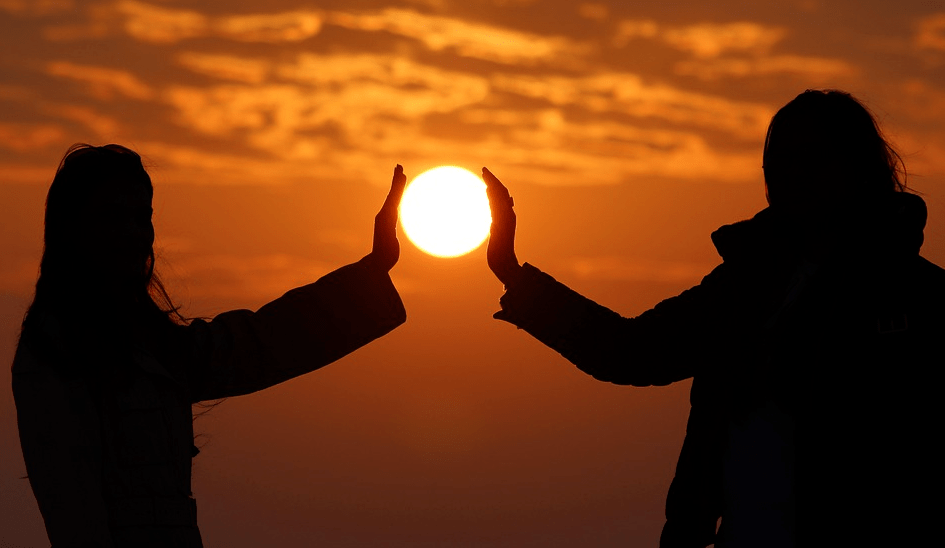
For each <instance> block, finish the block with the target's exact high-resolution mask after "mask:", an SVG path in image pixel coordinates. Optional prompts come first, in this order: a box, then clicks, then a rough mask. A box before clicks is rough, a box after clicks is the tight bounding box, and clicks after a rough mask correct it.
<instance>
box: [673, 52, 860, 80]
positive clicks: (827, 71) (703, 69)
mask: <svg viewBox="0 0 945 548" xmlns="http://www.w3.org/2000/svg"><path fill="white" fill-rule="evenodd" d="M673 71H674V72H675V73H676V74H678V75H681V76H695V77H697V78H700V79H702V80H717V79H719V78H721V77H739V78H746V77H754V76H767V75H772V74H795V75H798V76H801V77H803V78H805V79H807V80H813V81H820V82H823V81H827V80H829V79H832V78H837V77H844V76H851V75H854V74H856V73H857V69H856V68H855V67H854V66H853V65H851V64H849V63H847V62H846V61H841V60H839V59H828V58H825V57H804V56H801V55H774V56H770V57H756V58H750V59H731V58H729V59H700V60H698V61H696V60H690V61H681V62H679V63H676V64H675V65H674V67H673Z"/></svg>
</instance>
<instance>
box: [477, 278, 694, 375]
mask: <svg viewBox="0 0 945 548" xmlns="http://www.w3.org/2000/svg"><path fill="white" fill-rule="evenodd" d="M500 304H501V305H502V310H501V311H500V312H498V313H496V314H495V318H496V319H500V320H503V321H507V322H509V323H512V324H513V325H516V326H517V327H519V328H520V329H523V330H525V331H526V332H528V333H529V334H531V335H532V336H533V337H535V338H536V339H538V340H539V341H541V342H542V343H544V344H545V345H547V346H548V347H550V348H552V349H554V350H556V351H557V352H559V353H560V354H561V355H562V356H564V357H565V358H566V359H568V361H570V362H571V363H573V364H575V365H576V366H578V368H579V369H581V370H582V371H584V372H585V373H588V374H589V375H592V376H593V377H594V378H596V379H599V380H602V381H606V382H612V383H615V384H630V385H634V386H649V385H664V384H669V383H671V382H675V381H678V380H682V379H685V378H688V377H690V376H692V366H691V363H690V362H687V361H686V360H683V359H680V358H681V357H682V356H680V352H678V349H674V348H672V346H673V345H676V346H678V345H679V341H678V340H676V338H675V337H676V336H678V333H676V332H674V330H673V329H672V325H673V322H674V321H676V319H674V318H668V317H666V315H665V314H663V313H662V310H660V307H657V308H656V309H654V310H652V311H648V312H647V313H645V314H644V315H641V316H640V317H638V318H624V317H622V316H620V314H617V313H616V312H614V311H612V310H610V309H608V308H606V307H603V306H601V305H599V304H597V303H595V302H593V301H591V300H590V299H587V298H586V297H583V296H581V295H580V294H578V293H576V292H575V291H573V290H571V289H569V288H568V287H566V286H565V285H563V284H561V283H559V282H557V281H556V280H555V279H554V278H552V277H551V276H549V275H547V274H545V273H543V272H541V271H540V270H538V269H537V268H535V267H533V266H531V265H529V264H527V263H526V264H525V265H523V266H522V268H521V272H520V275H519V276H518V278H517V279H516V281H515V283H513V284H510V285H509V287H508V288H507V291H506V293H505V295H503V296H502V299H501V300H500Z"/></svg>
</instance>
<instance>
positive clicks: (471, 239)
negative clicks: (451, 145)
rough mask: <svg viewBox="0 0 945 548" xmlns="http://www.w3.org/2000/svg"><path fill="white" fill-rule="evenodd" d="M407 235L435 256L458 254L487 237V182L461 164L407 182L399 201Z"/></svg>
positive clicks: (435, 170)
mask: <svg viewBox="0 0 945 548" xmlns="http://www.w3.org/2000/svg"><path fill="white" fill-rule="evenodd" d="M400 224H401V226H403V227H404V232H405V233H406V234H407V238H409V239H410V241H411V242H413V244H414V245H415V246H417V247H418V248H420V250H421V251H423V252H425V253H429V254H430V255H433V256H435V257H458V256H460V255H465V254H466V253H469V252H470V251H472V250H474V249H476V248H477V247H479V246H480V245H482V242H484V241H486V238H488V237H489V226H490V225H491V224H492V213H491V211H490V210H489V199H488V198H487V197H486V184H485V183H483V182H482V179H480V178H479V177H478V176H476V175H475V174H473V173H472V172H470V171H468V170H465V169H463V168H461V167H455V166H440V167H435V168H433V169H431V170H428V171H424V172H423V173H421V174H420V175H417V177H416V178H415V179H414V180H413V181H411V182H410V184H408V185H407V189H406V190H404V196H403V198H402V199H401V201H400Z"/></svg>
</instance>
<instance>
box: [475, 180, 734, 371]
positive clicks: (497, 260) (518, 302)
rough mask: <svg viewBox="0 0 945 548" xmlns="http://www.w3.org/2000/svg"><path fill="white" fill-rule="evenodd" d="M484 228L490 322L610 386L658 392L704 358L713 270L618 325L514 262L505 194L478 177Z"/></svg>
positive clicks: (610, 315) (607, 313)
mask: <svg viewBox="0 0 945 548" xmlns="http://www.w3.org/2000/svg"><path fill="white" fill-rule="evenodd" d="M482 177H483V180H484V181H485V182H486V188H487V192H488V194H489V203H490V207H491V208H492V228H491V233H490V239H489V249H488V253H487V258H488V262H489V267H490V269H491V270H492V271H493V273H494V274H495V275H496V277H497V278H498V279H499V280H500V281H501V282H502V283H503V284H505V288H506V293H505V295H503V297H502V299H501V300H500V304H501V305H502V310H501V311H499V312H498V313H496V315H495V317H496V319H500V320H504V321H507V322H509V323H512V324H514V325H516V326H517V327H519V328H521V329H524V330H525V331H527V332H528V333H529V334H531V335H532V336H534V337H535V338H537V339H538V340H540V341H541V342H542V343H544V344H545V345H547V346H549V347H551V348H553V349H554V350H556V351H558V352H559V353H560V354H561V355H562V356H564V357H565V358H567V359H568V360H569V361H571V362H572V363H574V364H575V365H577V366H578V368H579V369H581V370H582V371H584V372H586V373H588V374H589V375H592V376H594V377H595V378H597V379H599V380H602V381H607V382H612V383H616V384H632V385H636V386H647V385H663V384H669V383H671V382H675V381H679V380H682V379H685V378H688V377H691V376H692V375H693V374H694V373H695V371H696V369H697V367H698V364H699V362H700V359H699V353H700V352H704V351H709V350H710V348H708V347H709V346H710V345H711V344H712V341H713V337H712V332H713V330H714V329H715V326H714V325H713V320H712V317H711V315H712V312H711V311H712V310H713V308H714V307H715V306H717V305H718V302H717V301H718V300H719V295H718V293H717V291H715V289H716V288H717V287H718V284H717V283H716V280H717V279H718V278H719V277H720V276H722V274H721V270H720V269H722V268H723V267H720V269H717V271H716V272H713V274H710V275H709V276H707V277H706V278H705V279H704V280H703V282H702V284H700V285H698V286H696V287H694V288H692V289H690V290H688V291H685V292H683V293H682V294H680V295H678V296H676V297H673V298H671V299H667V300H665V301H663V302H662V303H660V304H659V305H657V306H656V307H654V308H653V309H652V310H649V311H647V312H645V313H643V314H641V315H640V316H639V317H636V318H624V317H622V316H620V314H617V313H616V312H614V311H612V310H610V309H608V308H606V307H603V306H601V305H599V304H597V303H595V302H593V301H591V300H590V299H587V298H585V297H583V296H581V295H580V294H578V293H576V292H575V291H572V290H571V289H569V288H568V287H566V286H565V285H564V284H561V283H559V282H558V281H556V280H555V279H554V278H552V277H551V276H549V275H547V274H545V273H544V272H541V271H540V270H538V269H537V268H535V267H534V266H532V265H530V264H528V263H526V264H524V265H520V264H519V262H518V259H517V258H516V256H515V224H516V218H515V212H514V211H513V210H512V207H513V202H512V198H511V197H510V195H509V191H508V189H506V187H505V186H504V185H503V184H502V183H501V182H500V181H499V179H497V178H496V177H495V176H494V175H493V174H492V173H491V172H490V171H489V170H488V169H486V168H483V170H482Z"/></svg>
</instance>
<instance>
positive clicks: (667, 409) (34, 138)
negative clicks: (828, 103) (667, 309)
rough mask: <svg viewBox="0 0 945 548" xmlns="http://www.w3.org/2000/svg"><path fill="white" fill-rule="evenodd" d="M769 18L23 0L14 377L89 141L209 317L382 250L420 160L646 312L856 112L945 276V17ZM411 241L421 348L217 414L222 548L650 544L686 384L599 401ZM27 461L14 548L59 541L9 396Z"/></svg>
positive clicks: (1, 527) (7, 87)
mask: <svg viewBox="0 0 945 548" xmlns="http://www.w3.org/2000/svg"><path fill="white" fill-rule="evenodd" d="M768 4H769V3H767V2H758V1H757V0H717V1H715V2H703V1H684V2H666V1H665V0H639V1H635V2H618V1H613V2H587V3H581V2H565V1H559V0H549V1H538V0H503V1H500V0H491V1H490V0H464V1H459V0H415V1H406V2H391V3H384V2H378V1H371V0H353V1H352V0H346V1H325V2H306V1H301V0H270V1H268V2H264V3H260V2H258V1H252V2H251V1H248V0H208V1H201V2H186V1H175V0H149V1H141V0H117V1H115V0H88V1H80V0H74V1H73V0H0V33H2V34H0V71H2V72H0V362H3V363H10V361H11V360H12V355H13V348H14V345H15V341H16V336H17V326H18V323H19V321H20V319H21V317H22V314H23V311H24V310H25V307H26V305H27V304H28V302H29V299H30V296H31V291H32V284H33V283H35V277H36V270H37V265H38V260H39V256H40V253H41V246H42V208H43V200H44V197H45V192H46V189H47V187H48V184H49V182H50V181H51V178H52V175H53V173H54V171H55V167H56V165H57V164H58V162H59V160H60V158H61V156H62V154H63V153H64V152H65V150H66V149H67V148H68V146H69V145H71V144H72V143H74V142H90V143H93V144H105V143H109V142H117V143H121V144H124V145H127V146H129V147H132V148H134V149H135V150H137V151H138V152H140V153H141V154H142V155H143V156H144V157H145V158H146V160H147V163H148V166H149V169H150V172H151V175H152V178H153V179H154V182H155V188H156V190H155V223H156V229H157V244H156V245H157V248H158V251H159V253H160V259H159V265H158V266H159V268H160V269H161V271H162V273H163V275H164V277H165V278H166V279H167V282H168V286H169V288H170V291H171V293H172V295H173V296H174V297H175V298H176V299H177V300H178V301H179V302H181V303H182V304H183V305H184V311H185V313H186V314H189V315H191V316H198V315H199V316H208V315H213V314H215V313H217V312H220V311H222V310H227V309H230V308H237V307H239V308H253V307H258V306H259V305H261V304H263V303H265V302H266V301H267V300H269V299H272V298H274V297H276V296H278V295H280V294H281V293H283V292H284V291H286V290H288V289H290V288H291V287H294V286H295V285H299V284H302V283H306V282H308V281H311V280H313V279H315V278H317V277H318V276H320V275H322V274H324V273H326V272H328V271H330V270H331V269H333V268H335V267H337V266H340V265H342V264H345V263H348V262H352V261H355V260H357V259H359V258H360V257H361V256H363V255H364V254H365V253H367V251H368V250H369V249H370V243H371V223H372V221H373V215H374V214H375V213H376V210H377V209H378V208H379V207H380V205H381V203H382V202H383V199H384V196H385V193H386V185H388V184H389V181H390V173H391V171H392V169H393V166H394V165H395V164H397V163H400V164H402V165H403V166H404V169H405V173H406V174H407V176H408V178H411V179H412V178H413V177H414V176H416V175H417V174H419V173H421V172H423V171H425V170H427V169H429V168H432V167H434V166H437V165H457V166H462V167H465V168H467V169H469V170H471V171H473V172H478V170H479V168H480V167H481V166H483V165H486V166H488V167H489V168H490V169H491V170H492V171H493V172H494V173H495V174H496V175H497V176H498V177H499V178H501V179H502V180H503V182H505V183H506V184H507V185H508V186H509V187H510V189H511V192H512V194H513V196H514V197H515V204H516V211H517V213H518V216H519V240H518V256H519V258H520V259H522V260H524V261H529V262H532V263H534V264H536V265H538V266H539V267H541V268H542V269H544V270H546V271H548V272H550V273H552V274H553V275H555V276H556V277H557V278H558V279H560V280H562V281H564V282H566V283H568V284H569V285H571V286H572V287H574V288H575V289H577V290H579V291H581V292H582V293H584V294H586V295H588V296H589V297H592V298H594V299H597V300H599V301H600V302H602V303H603V304H606V305H608V306H610V307H611V308H613V309H615V310H617V311H619V312H621V313H623V314H624V315H635V314H638V313H640V312H642V311H643V310H646V309H647V308H649V307H650V306H652V305H653V304H655V303H656V302H658V301H659V300H660V299H662V298H665V297H669V296H672V295H674V294H676V293H678V292H679V291H681V290H683V289H685V288H687V287H689V286H691V285H693V284H695V283H698V281H699V279H700V278H701V276H703V275H704V274H705V273H707V272H708V271H709V269H711V268H712V267H713V266H714V265H715V264H717V263H718V261H719V259H718V257H717V255H716V253H715V251H714V249H712V247H711V244H710V241H709V238H708V236H709V233H710V232H711V231H712V230H714V229H715V228H717V227H718V226H719V225H721V224H725V223H729V222H734V221H736V220H740V219H743V218H747V217H749V216H751V215H752V214H754V213H755V212H756V211H757V210H758V209H760V208H762V207H764V192H763V188H762V173H761V149H762V144H763V140H764V131H765V127H766V125H767V122H768V120H769V119H770V116H771V115H772V114H773V113H774V112H775V111H776V110H777V108H778V107H780V106H781V105H783V104H784V103H785V102H787V101H788V100H790V99H791V98H793V97H794V96H795V95H796V94H797V93H799V92H801V91H803V90H804V89H806V88H811V87H835V88H841V89H845V90H847V91H850V92H852V93H854V94H855V95H856V96H857V97H859V98H861V99H863V100H864V101H865V102H866V103H867V104H868V105H869V106H870V107H871V108H872V109H873V110H874V111H875V113H876V114H877V116H878V118H879V119H880V121H881V123H882V125H883V128H884V129H885V131H886V132H887V134H888V135H889V136H890V137H891V139H892V141H893V142H894V143H895V144H896V145H897V146H898V148H899V151H900V152H901V153H902V156H903V158H904V159H905V162H906V165H907V167H908V169H909V173H910V177H909V183H910V186H912V187H913V188H915V189H916V190H919V191H921V192H922V193H923V196H924V198H925V199H926V201H927V202H928V204H929V209H930V226H929V227H928V228H927V230H926V244H925V247H924V248H923V254H924V255H925V256H926V257H928V258H929V259H931V260H932V261H933V262H936V263H938V264H945V230H943V219H945V196H943V195H945V129H943V128H945V5H942V4H940V3H938V4H937V3H935V2H928V1H924V0H902V1H898V2H894V3H892V2H888V1H886V0H882V1H880V0H867V1H863V0H832V1H827V0H783V1H780V2H777V3H772V4H773V5H768ZM401 243H402V248H403V253H402V258H401V263H400V264H398V265H397V266H396V267H395V269H394V271H393V273H392V275H393V278H394V282H395V284H396V285H397V287H398V288H399V289H400V290H401V293H402V295H403V297H404V301H405V304H406V306H407V313H408V322H407V324H406V325H405V326H403V327H402V328H400V329H398V330H397V331H395V332H394V333H392V334H391V335H390V336H388V337H386V338H384V339H382V340H380V341H377V342H376V343H374V344H372V345H370V346H368V347H366V348H364V349H362V350H359V351H358V352H356V353H354V354H353V355H351V356H348V357H346V358H344V359H343V360H341V361H340V362H339V363H337V364H333V365H331V366H329V367H327V368H326V369H324V370H322V371H319V372H316V373H314V374H312V375H310V376H308V377H305V378H302V379H297V380H295V381H291V382H289V383H286V384H284V385H281V386H279V387H277V388H274V389H272V390H269V391H267V392H263V393H260V394H255V395H251V396H247V397H244V398H237V399H232V400H229V401H227V402H225V403H224V404H222V405H220V406H218V407H217V408H216V409H214V410H213V411H212V412H211V413H210V414H209V415H208V416H207V417H205V418H203V419H200V420H199V421H198V422H197V429H198V431H200V432H202V433H204V434H206V438H202V439H203V440H204V442H205V446H204V450H203V452H202V454H201V455H200V456H199V457H198V458H197V459H196V460H195V467H194V477H195V480H194V490H195V494H196V497H197V500H198V504H199V507H200V521H201V528H202V531H203V533H204V539H205V542H206V545H207V546H208V547H214V546H232V547H240V546H260V545H278V546H312V545H317V544H318V543H321V545H323V546H471V547H472V546H491V547H506V546H508V547H513V546H514V547H521V546H543V547H546V546H646V545H649V546H652V545H655V540H656V538H657V537H658V534H659V530H660V527H661V526H662V512H663V501H664V498H665V493H666V489H667V487H668V485H669V481H670V479H671V478H672V473H673V470H674V467H675V462H676V457H677V454H678V449H679V445H680V443H681V441H682V437H683V434H684V425H685V418H686V416H687V414H688V409H689V408H688V402H687V397H688V384H687V383H682V384H679V385H675V386H670V387H666V388H650V389H633V388H626V387H615V386H610V385H606V384H602V383H599V382H596V381H594V380H593V379H591V378H589V377H587V376H585V375H583V374H582V373H580V372H579V371H577V370H576V369H575V368H574V367H573V366H571V365H570V364H568V363H567V362H566V361H565V360H563V359H562V358H561V357H560V356H558V355H557V354H555V353H554V352H552V351H550V350H548V349H547V348H544V347H543V346H542V345H540V344H539V343H537V342H536V341H534V340H532V339H530V338H529V337H528V336H527V335H525V334H524V333H521V332H517V331H516V330H515V329H514V328H511V327H510V326H508V325H505V324H501V323H500V322H497V321H494V320H492V319H491V314H492V312H494V311H495V310H496V309H497V307H498V304H497V300H498V297H499V296H500V295H501V285H500V284H499V283H498V282H497V281H496V280H495V279H494V278H492V277H491V274H490V273H489V272H488V270H487V268H486V264H485V248H484V247H483V248H480V249H478V250H476V251H475V252H473V253H471V254H469V255H468V256H464V257H460V258H457V259H453V260H442V259H435V258H432V257H428V256H426V255H424V254H423V253H421V252H420V251H418V250H416V249H415V248H413V246H411V245H410V244H409V243H407V242H406V239H405V238H404V237H403V236H401ZM0 384H2V385H3V386H9V369H8V368H7V367H5V366H4V367H0ZM0 447H2V451H0V544H2V545H4V546H6V545H10V546H23V547H27V546H30V547H31V546H41V545H44V543H45V542H46V540H45V534H44V531H43V528H42V521H41V518H40V516H39V513H38V510H37V509H36V505H35V501H33V499H32V495H31V493H30V492H29V487H28V485H27V482H26V481H25V480H21V479H20V478H21V477H22V476H23V475H25V469H24V467H23V463H22V459H21V456H20V453H19V446H18V441H17V438H16V428H15V419H14V410H13V403H12V395H11V394H10V391H9V389H3V390H0Z"/></svg>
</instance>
